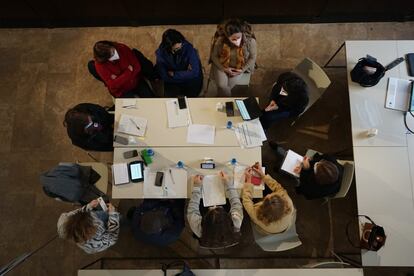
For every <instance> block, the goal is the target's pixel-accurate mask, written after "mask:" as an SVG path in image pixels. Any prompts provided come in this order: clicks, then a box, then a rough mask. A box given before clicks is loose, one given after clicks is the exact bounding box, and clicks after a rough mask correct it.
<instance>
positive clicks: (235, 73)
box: [230, 68, 243, 77]
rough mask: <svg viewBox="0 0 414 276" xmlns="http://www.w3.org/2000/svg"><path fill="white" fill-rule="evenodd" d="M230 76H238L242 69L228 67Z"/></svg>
mask: <svg viewBox="0 0 414 276" xmlns="http://www.w3.org/2000/svg"><path fill="white" fill-rule="evenodd" d="M230 70H231V75H232V77H235V76H238V75H240V74H241V73H243V70H242V69H236V68H230Z"/></svg>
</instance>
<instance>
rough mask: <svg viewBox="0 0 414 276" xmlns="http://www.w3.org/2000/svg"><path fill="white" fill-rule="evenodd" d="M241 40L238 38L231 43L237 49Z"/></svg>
mask: <svg viewBox="0 0 414 276" xmlns="http://www.w3.org/2000/svg"><path fill="white" fill-rule="evenodd" d="M241 40H242V38H241V37H240V38H239V39H237V40H231V43H233V44H234V45H236V46H237V47H240V43H241Z"/></svg>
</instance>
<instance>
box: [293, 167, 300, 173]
mask: <svg viewBox="0 0 414 276" xmlns="http://www.w3.org/2000/svg"><path fill="white" fill-rule="evenodd" d="M301 171H302V166H301V165H299V166H296V167H295V168H294V169H293V172H294V173H296V174H300V172H301Z"/></svg>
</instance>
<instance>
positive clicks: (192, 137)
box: [187, 124, 216, 145]
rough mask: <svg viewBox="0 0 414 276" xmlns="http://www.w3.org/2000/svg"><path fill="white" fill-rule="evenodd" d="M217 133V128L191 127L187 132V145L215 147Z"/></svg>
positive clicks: (195, 125)
mask: <svg viewBox="0 0 414 276" xmlns="http://www.w3.org/2000/svg"><path fill="white" fill-rule="evenodd" d="M215 133H216V128H215V126H210V125H197V124H193V125H189V126H188V131H187V143H194V144H208V145H213V144H214V136H215Z"/></svg>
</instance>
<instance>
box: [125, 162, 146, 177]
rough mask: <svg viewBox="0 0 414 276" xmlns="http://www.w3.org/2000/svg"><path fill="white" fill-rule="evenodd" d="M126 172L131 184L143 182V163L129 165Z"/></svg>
mask: <svg viewBox="0 0 414 276" xmlns="http://www.w3.org/2000/svg"><path fill="white" fill-rule="evenodd" d="M128 172H129V178H130V179H131V181H132V182H141V181H144V162H142V161H134V162H131V163H129V164H128Z"/></svg>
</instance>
